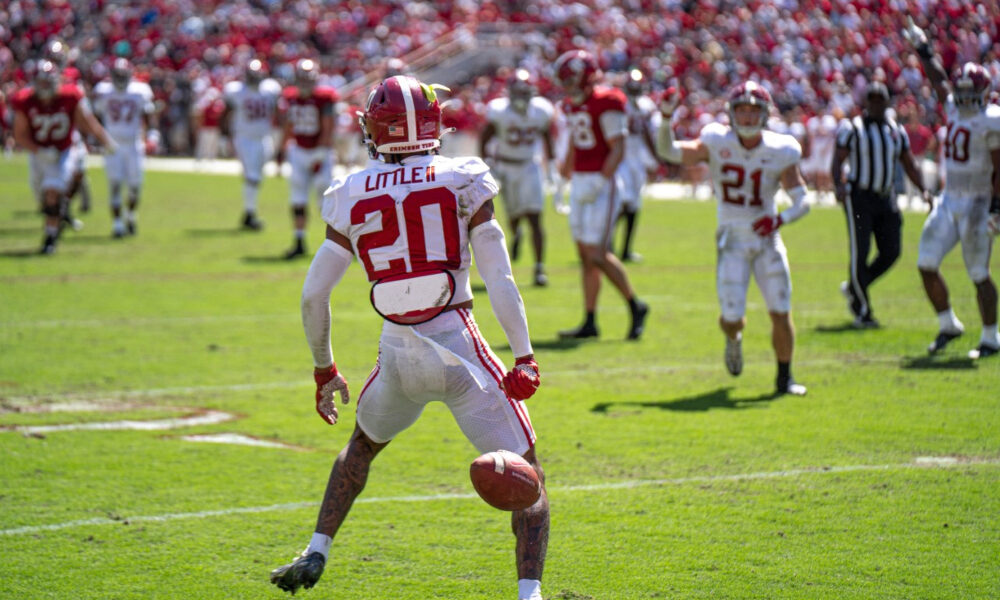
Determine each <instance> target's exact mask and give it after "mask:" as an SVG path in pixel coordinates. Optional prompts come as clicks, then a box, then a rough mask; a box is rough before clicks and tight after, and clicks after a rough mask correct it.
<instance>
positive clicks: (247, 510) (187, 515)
mask: <svg viewBox="0 0 1000 600" xmlns="http://www.w3.org/2000/svg"><path fill="white" fill-rule="evenodd" d="M983 465H985V466H996V465H1000V459H970V460H964V459H958V458H955V457H948V456H943V457H941V456H920V457H917V458H916V459H914V461H913V462H909V463H899V464H887V465H845V466H840V467H816V468H807V469H788V470H785V471H763V472H759V473H737V474H733V475H705V476H696V477H676V478H670V479H633V480H627V481H616V482H609V483H595V484H590V485H570V486H562V487H553V488H549V490H548V491H549V493H550V494H553V493H554V494H557V495H558V494H565V493H574V492H593V491H603V490H621V489H635V488H641V487H654V486H665V485H685V484H689V483H713V482H729V481H754V480H761V479H782V478H790V477H799V476H803V475H830V474H837V473H852V472H859V471H894V470H902V469H950V468H955V467H960V466H983ZM476 497H477V496H476V494H471V493H469V494H434V495H430V496H386V497H381V498H379V497H375V498H358V499H357V500H355V502H354V503H355V504H376V503H387V502H439V501H442V500H468V499H472V498H476ZM316 506H318V502H291V503H286V504H272V505H270V506H247V507H235V508H225V509H220V510H203V511H197V512H183V513H167V514H162V515H139V516H135V517H123V518H120V519H109V518H106V517H95V518H92V519H80V520H76V521H66V522H63V523H52V524H50V525H26V526H24V527H14V528H11V529H0V535H23V534H30V533H39V532H42V531H58V530H61V529H70V528H73V527H83V526H87V525H116V524H123V523H124V524H131V523H160V522H166V521H177V520H182V519H204V518H206V517H225V516H230V515H239V514H257V513H267V512H278V511H285V510H298V509H300V508H315V507H316Z"/></svg>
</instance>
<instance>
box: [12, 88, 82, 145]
mask: <svg viewBox="0 0 1000 600" xmlns="http://www.w3.org/2000/svg"><path fill="white" fill-rule="evenodd" d="M82 100H83V92H82V91H80V88H78V87H76V86H75V85H70V84H63V85H61V86H59V89H58V90H56V93H55V95H54V96H53V97H52V99H51V100H49V101H48V102H42V101H41V100H39V99H38V97H37V96H36V95H35V90H34V89H33V88H30V87H29V88H22V89H20V90H18V91H17V93H16V94H14V97H13V98H12V99H11V106H12V107H13V108H14V110H15V111H17V112H20V113H22V114H24V116H25V117H27V121H28V128H29V129H30V131H31V139H32V141H34V142H35V143H36V144H38V145H39V146H42V147H55V148H58V149H59V150H65V149H67V148H69V147H70V145H72V143H73V131H74V127H73V115H74V114H76V107H77V105H79V104H80V102H81V101H82Z"/></svg>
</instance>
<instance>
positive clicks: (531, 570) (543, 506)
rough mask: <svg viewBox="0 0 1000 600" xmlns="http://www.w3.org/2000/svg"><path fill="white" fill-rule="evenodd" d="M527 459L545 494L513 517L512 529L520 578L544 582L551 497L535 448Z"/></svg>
mask: <svg viewBox="0 0 1000 600" xmlns="http://www.w3.org/2000/svg"><path fill="white" fill-rule="evenodd" d="M524 458H525V460H527V461H528V462H529V463H531V466H533V467H535V471H536V472H537V473H538V478H539V479H540V480H541V481H542V495H541V497H540V498H538V502H535V503H534V504H533V505H531V506H530V507H529V508H526V509H524V510H519V511H515V512H514V513H513V514H512V515H511V527H512V528H513V530H514V535H515V536H516V537H517V548H516V553H517V578H518V579H538V580H541V579H542V569H543V568H544V567H545V550H546V548H548V545H549V497H548V495H547V494H546V492H545V472H544V471H542V466H541V465H540V464H538V459H537V458H536V457H535V449H534V448H532V449H531V450H528V452H526V453H525V455H524Z"/></svg>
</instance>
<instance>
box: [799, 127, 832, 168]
mask: <svg viewBox="0 0 1000 600" xmlns="http://www.w3.org/2000/svg"><path fill="white" fill-rule="evenodd" d="M806 130H807V131H808V132H809V145H810V147H811V148H812V154H813V155H814V156H824V157H832V156H833V151H834V149H835V147H836V145H837V118H836V117H834V116H833V115H816V116H813V117H809V120H808V121H806ZM829 162H830V161H827V165H826V166H827V168H829V166H830V165H829Z"/></svg>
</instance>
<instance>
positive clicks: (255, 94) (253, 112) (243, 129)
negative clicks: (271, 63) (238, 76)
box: [224, 79, 281, 138]
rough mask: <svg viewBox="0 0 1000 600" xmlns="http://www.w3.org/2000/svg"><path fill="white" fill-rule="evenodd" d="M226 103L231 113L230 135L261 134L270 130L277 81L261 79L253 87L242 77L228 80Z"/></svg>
mask: <svg viewBox="0 0 1000 600" xmlns="http://www.w3.org/2000/svg"><path fill="white" fill-rule="evenodd" d="M224 95H225V100H226V105H227V106H228V107H229V109H230V111H232V112H231V115H232V117H231V118H232V121H231V123H232V132H233V135H234V136H246V137H256V138H261V137H264V136H266V135H269V134H270V133H271V129H272V127H273V126H274V113H275V110H276V109H277V106H278V99H279V98H280V97H281V84H279V83H278V82H277V81H275V80H273V79H265V80H263V81H261V82H260V83H259V84H257V87H256V88H252V87H248V86H247V85H246V83H244V82H242V81H230V82H229V83H227V84H226V87H225V90H224Z"/></svg>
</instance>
